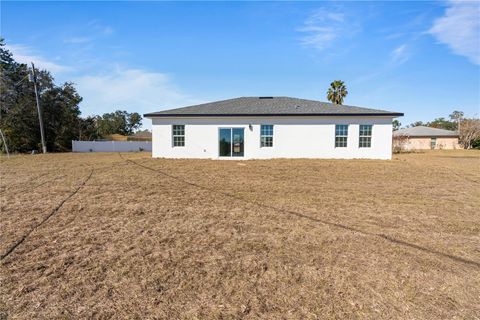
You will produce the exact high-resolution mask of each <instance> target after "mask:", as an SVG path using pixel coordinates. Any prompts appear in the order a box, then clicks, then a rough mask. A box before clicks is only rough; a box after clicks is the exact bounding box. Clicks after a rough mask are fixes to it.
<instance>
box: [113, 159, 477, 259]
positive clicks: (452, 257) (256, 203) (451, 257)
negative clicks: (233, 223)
mask: <svg viewBox="0 0 480 320" xmlns="http://www.w3.org/2000/svg"><path fill="white" fill-rule="evenodd" d="M119 155H120V157H121V158H122V159H124V160H125V161H127V162H130V163H132V164H134V165H136V166H139V167H142V168H144V169H147V170H150V171H153V172H155V173H157V174H158V173H159V174H161V175H163V176H166V177H169V178H171V179H175V180H177V181H180V182H182V183H184V184H187V185H190V186H193V187H196V188H200V189H203V190H207V191H210V192H213V193H217V194H221V195H223V196H226V197H230V198H233V199H236V200H239V201H243V202H246V203H249V204H253V205H256V206H259V207H262V208H266V209H271V210H274V211H277V212H281V213H283V214H289V215H293V216H297V217H299V218H303V219H308V220H310V221H314V222H318V223H322V224H324V225H328V226H332V227H335V228H339V229H343V230H348V231H352V232H358V233H360V234H363V235H368V236H373V237H378V238H381V239H384V240H387V241H389V242H391V243H394V244H398V245H402V246H405V247H409V248H413V249H417V250H420V251H423V252H427V253H430V254H434V255H437V256H440V257H444V258H448V259H451V260H453V261H456V262H461V263H464V264H468V265H472V266H475V267H480V263H478V262H476V261H472V260H468V259H465V258H462V257H458V256H455V255H452V254H448V253H444V252H441V251H437V250H433V249H429V248H425V247H422V246H419V245H417V244H413V243H409V242H406V241H403V240H399V239H395V238H393V237H391V236H389V235H386V234H382V233H373V232H368V231H363V230H360V229H357V228H355V227H351V226H347V225H343V224H340V223H335V222H330V221H326V220H322V219H319V218H314V217H311V216H309V215H306V214H304V213H300V212H296V211H292V210H286V209H282V208H277V207H273V206H270V205H267V204H264V203H261V202H258V201H254V200H250V199H247V198H243V197H239V196H237V195H234V194H230V193H227V192H224V191H220V190H216V189H214V188H210V187H206V186H203V185H199V184H197V183H195V182H190V181H188V180H185V179H183V178H180V177H177V176H174V175H171V174H169V173H166V172H164V171H162V170H159V169H155V168H151V167H149V166H146V165H144V164H141V163H138V162H135V161H133V160H130V159H125V158H124V157H123V156H122V155H121V154H120V153H119Z"/></svg>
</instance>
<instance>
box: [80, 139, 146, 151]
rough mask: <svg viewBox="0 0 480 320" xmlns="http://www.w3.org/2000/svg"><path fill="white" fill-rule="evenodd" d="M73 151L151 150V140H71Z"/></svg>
mask: <svg viewBox="0 0 480 320" xmlns="http://www.w3.org/2000/svg"><path fill="white" fill-rule="evenodd" d="M72 151H73V152H135V151H152V142H151V141H72Z"/></svg>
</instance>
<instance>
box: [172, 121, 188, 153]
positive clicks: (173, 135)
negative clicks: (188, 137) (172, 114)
mask: <svg viewBox="0 0 480 320" xmlns="http://www.w3.org/2000/svg"><path fill="white" fill-rule="evenodd" d="M175 126H182V127H183V134H175ZM175 138H183V145H175ZM172 147H173V148H183V147H185V125H184V124H172Z"/></svg>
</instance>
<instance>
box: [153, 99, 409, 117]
mask: <svg viewBox="0 0 480 320" xmlns="http://www.w3.org/2000/svg"><path fill="white" fill-rule="evenodd" d="M234 116H393V117H399V116H403V113H400V112H391V111H385V110H375V109H368V108H361V107H354V106H345V105H336V104H333V103H328V102H321V101H315V100H306V99H298V98H290V97H241V98H234V99H228V100H222V101H216V102H209V103H204V104H199V105H194V106H189V107H184V108H177V109H170V110H164V111H159V112H153V113H147V114H145V115H144V117H147V118H156V117H234Z"/></svg>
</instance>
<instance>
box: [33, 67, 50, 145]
mask: <svg viewBox="0 0 480 320" xmlns="http://www.w3.org/2000/svg"><path fill="white" fill-rule="evenodd" d="M32 74H33V77H32V78H33V79H32V81H33V87H34V88H35V99H36V100H37V112H38V122H40V136H41V138H42V151H43V153H47V146H46V145H45V134H44V132H43V120H42V110H41V109H40V98H39V97H38V89H37V75H36V74H35V66H34V65H33V62H32Z"/></svg>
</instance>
